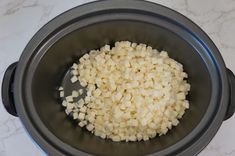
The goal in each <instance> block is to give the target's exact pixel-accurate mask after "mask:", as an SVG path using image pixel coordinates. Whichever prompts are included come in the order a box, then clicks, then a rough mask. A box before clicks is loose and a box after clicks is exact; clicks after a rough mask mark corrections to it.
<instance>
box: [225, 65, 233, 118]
mask: <svg viewBox="0 0 235 156" xmlns="http://www.w3.org/2000/svg"><path fill="white" fill-rule="evenodd" d="M227 73H228V82H229V88H230V94H229V105H228V108H227V112H226V115H225V118H224V120H227V119H229V118H230V117H231V116H232V115H233V114H234V112H235V76H234V74H233V72H232V71H231V70H230V69H227Z"/></svg>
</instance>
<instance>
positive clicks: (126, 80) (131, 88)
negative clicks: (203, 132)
mask: <svg viewBox="0 0 235 156" xmlns="http://www.w3.org/2000/svg"><path fill="white" fill-rule="evenodd" d="M71 75H72V76H71V83H80V84H81V86H83V87H84V88H85V89H86V90H85V91H83V89H79V90H74V91H72V93H71V95H69V96H66V97H65V96H64V90H63V88H62V87H60V88H59V90H60V97H61V98H62V99H63V102H62V105H63V106H64V107H65V108H66V109H65V112H66V114H67V115H72V117H73V119H74V120H77V121H78V125H79V126H80V127H86V129H87V130H88V131H90V132H91V133H93V134H94V135H96V136H99V137H101V138H103V139H105V138H110V139H112V140H113V141H141V140H144V141H146V140H149V139H150V138H154V137H155V136H157V135H159V136H160V135H163V134H166V133H167V132H168V130H170V129H171V128H172V126H176V125H178V124H179V119H180V118H182V116H183V114H184V113H185V110H186V109H188V108H189V102H188V101H187V100H186V95H187V94H188V91H189V90H190V85H189V84H188V83H187V82H186V80H185V78H187V74H186V73H185V72H184V71H183V66H182V64H180V63H178V62H177V61H175V60H173V59H171V58H169V56H168V54H167V52H166V51H161V52H159V51H157V50H156V49H153V48H152V47H150V46H147V45H145V44H137V43H131V42H128V41H121V42H116V43H115V46H114V47H112V48H111V47H110V46H109V45H105V46H104V47H102V48H101V49H100V50H91V51H90V52H89V54H85V55H84V56H82V57H81V58H80V60H79V63H78V64H77V63H74V64H73V66H72V67H71ZM82 94H85V98H78V97H79V96H80V95H82ZM76 98H78V100H75V99H76Z"/></svg>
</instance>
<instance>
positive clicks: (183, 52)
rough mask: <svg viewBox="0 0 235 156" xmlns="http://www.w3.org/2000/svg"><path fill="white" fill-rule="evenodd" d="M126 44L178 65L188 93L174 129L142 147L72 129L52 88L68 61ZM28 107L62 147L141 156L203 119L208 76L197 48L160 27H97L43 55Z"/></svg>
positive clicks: (114, 23)
mask: <svg viewBox="0 0 235 156" xmlns="http://www.w3.org/2000/svg"><path fill="white" fill-rule="evenodd" d="M121 40H128V41H132V42H137V43H146V44H148V45H150V46H152V47H154V48H157V49H158V50H166V51H168V52H169V56H170V57H172V58H174V59H175V60H177V61H179V62H181V63H182V64H183V65H184V69H185V71H186V72H187V73H188V75H189V78H188V81H189V83H190V84H191V91H190V94H189V95H188V100H189V101H190V109H189V110H187V111H186V113H185V115H184V116H183V118H182V119H181V120H180V124H179V125H178V126H177V127H174V128H173V129H172V130H170V132H168V133H167V135H165V136H161V137H156V138H154V139H151V140H149V141H146V142H143V141H141V142H135V143H126V142H120V143H115V142H112V141H110V140H103V139H100V138H98V137H96V136H94V135H93V134H91V133H89V132H88V131H86V130H85V129H82V128H80V127H78V126H77V123H76V122H74V121H72V119H70V118H69V117H67V116H66V114H65V113H64V108H62V107H61V105H60V103H61V101H60V99H59V97H58V92H57V91H56V88H58V86H60V85H61V82H62V80H63V77H64V74H65V72H66V70H67V69H68V68H69V66H70V65H72V63H73V61H75V60H77V59H78V58H79V57H80V56H82V55H83V54H85V53H86V52H88V51H89V50H91V49H97V48H99V47H101V46H103V45H104V44H111V45H113V43H114V42H115V41H121ZM32 96H33V104H34V105H35V108H36V110H37V113H38V115H39V116H40V118H41V120H42V121H43V123H44V124H45V125H46V127H48V129H49V130H50V131H51V132H52V133H53V134H54V135H55V136H56V137H58V138H59V139H60V140H62V141H63V142H65V143H67V144H69V145H71V146H72V147H75V148H77V149H79V150H82V151H85V152H87V153H92V154H96V155H122V156H124V155H144V154H149V153H153V152H156V151H160V150H162V149H164V148H167V147H169V146H170V145H173V144H175V143H176V142H177V141H179V140H181V139H183V138H184V137H185V136H186V135H187V134H189V133H190V132H191V131H192V130H193V129H194V128H195V126H196V125H197V124H198V123H199V121H200V120H201V118H202V117H203V115H204V113H205V111H206V109H207V107H208V104H209V101H210V97H211V83H210V76H209V73H208V70H207V67H206V64H205V62H204V61H203V59H202V58H201V56H200V55H199V54H198V52H197V49H194V48H193V46H191V45H190V40H184V39H183V38H181V37H180V36H179V35H176V34H174V33H172V32H170V31H169V30H166V29H164V28H162V27H159V26H156V25H151V24H148V23H140V22H135V21H111V22H103V23H97V24H93V25H90V26H86V27H84V28H82V29H78V30H76V31H73V32H71V33H69V34H67V35H65V36H64V37H63V38H61V39H60V40H58V41H57V42H55V43H54V44H53V45H52V46H51V47H50V48H49V49H48V50H47V52H46V53H45V55H44V56H43V57H41V60H40V62H39V64H38V66H37V69H36V70H35V73H34V77H33V81H32Z"/></svg>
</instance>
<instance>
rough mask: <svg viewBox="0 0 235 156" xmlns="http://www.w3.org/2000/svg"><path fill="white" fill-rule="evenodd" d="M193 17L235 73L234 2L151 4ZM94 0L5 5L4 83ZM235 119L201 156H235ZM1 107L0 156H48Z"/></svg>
mask: <svg viewBox="0 0 235 156" xmlns="http://www.w3.org/2000/svg"><path fill="white" fill-rule="evenodd" d="M152 1H153V2H156V3H160V4H163V5H165V6H167V7H170V8H172V9H174V10H177V11H179V12H180V13H182V14H184V15H185V16H187V17H189V18H190V19H191V20H193V21H194V22H195V23H197V24H198V25H199V26H201V27H202V29H203V30H204V31H205V32H206V33H207V34H208V35H209V36H210V37H211V39H212V40H213V41H214V42H215V44H216V45H217V47H218V48H219V50H220V52H221V53H222V56H223V58H224V60H225V63H226V65H227V67H228V68H230V69H231V70H232V71H233V72H234V73H235V60H234V59H235V37H234V33H235V0H152ZM86 2H89V0H50V1H48V0H1V1H0V83H1V82H2V77H3V74H4V72H5V70H6V68H7V67H8V66H9V65H10V64H11V63H13V62H15V61H17V60H18V59H19V57H20V55H21V53H22V51H23V49H24V47H25V46H26V44H27V43H28V41H29V40H30V39H31V37H32V36H33V35H34V34H35V33H36V32H37V31H38V30H39V29H40V28H41V27H42V26H43V25H44V24H45V23H46V22H48V21H49V20H51V19H52V18H54V17H55V16H57V15H58V14H61V13H63V12H64V11H66V10H68V9H70V8H73V7H75V6H77V5H80V4H83V3H86ZM234 130H235V115H234V116H233V117H232V118H230V119H229V120H227V121H225V122H223V124H222V126H221V128H220V129H219V131H218V133H217V134H216V136H215V137H214V138H213V140H212V141H211V143H210V144H209V145H208V146H207V147H206V148H205V149H204V150H203V151H202V152H201V153H200V154H199V156H235V131H234ZM44 155H46V154H44V153H43V152H42V151H41V150H40V149H39V148H38V147H37V145H36V144H34V142H33V141H32V139H31V138H30V136H29V135H28V134H27V132H26V131H25V129H24V128H23V126H22V124H21V122H20V120H19V119H18V118H15V117H13V116H10V115H9V114H8V113H7V112H6V111H5V109H4V107H3V105H2V101H0V156H44Z"/></svg>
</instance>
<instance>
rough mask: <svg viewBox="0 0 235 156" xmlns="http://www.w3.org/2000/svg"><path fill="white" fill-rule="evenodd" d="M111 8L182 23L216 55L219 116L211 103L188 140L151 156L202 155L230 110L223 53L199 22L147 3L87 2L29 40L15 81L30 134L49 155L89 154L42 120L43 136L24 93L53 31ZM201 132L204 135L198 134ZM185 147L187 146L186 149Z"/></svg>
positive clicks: (19, 106)
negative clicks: (37, 55) (35, 60)
mask: <svg viewBox="0 0 235 156" xmlns="http://www.w3.org/2000/svg"><path fill="white" fill-rule="evenodd" d="M94 6H95V7H94ZM108 9H130V10H140V11H144V12H149V13H151V14H157V15H161V16H163V17H166V18H168V19H171V20H172V21H177V23H178V24H179V25H181V24H180V23H183V24H184V25H183V27H185V28H187V30H188V31H190V32H192V33H193V34H194V35H196V36H195V37H196V38H197V39H198V40H199V41H201V43H200V44H202V45H203V46H204V48H206V49H207V50H208V53H211V55H213V58H214V61H215V64H216V65H217V67H216V68H217V71H218V75H219V76H220V77H219V78H220V84H221V93H223V94H221V95H220V99H219V101H218V108H216V109H217V110H216V114H215V115H214V116H213V118H212V113H214V112H215V110H214V109H215V106H212V105H211V104H210V106H209V107H208V110H207V112H206V113H205V115H204V116H203V118H202V120H201V121H200V123H199V124H198V125H197V126H196V127H195V129H194V130H193V131H192V132H191V133H190V134H188V135H187V136H185V137H184V139H182V140H180V141H179V142H177V143H176V144H174V145H172V146H169V147H168V148H166V149H163V150H161V151H159V152H156V153H153V154H150V155H156V154H157V155H166V154H172V153H173V154H179V155H196V154H198V153H199V152H200V151H201V150H202V149H203V148H204V147H205V146H206V145H207V144H208V143H209V142H210V140H211V139H212V138H213V136H214V135H215V134H216V132H217V131H218V129H219V127H220V125H221V123H222V121H223V118H224V116H225V113H226V110H227V104H228V91H229V89H228V88H229V87H228V80H227V74H226V68H225V64H224V61H223V59H222V57H221V55H220V53H219V50H218V49H217V48H216V46H215V45H214V43H213V42H212V41H211V39H210V38H209V37H208V36H207V35H206V33H205V32H204V31H203V30H202V29H201V28H200V27H198V26H197V25H196V24H195V23H193V22H192V21H191V20H189V19H188V18H187V17H185V16H183V15H181V14H180V13H178V12H176V11H174V10H171V9H169V8H167V7H164V6H161V5H158V4H155V3H152V2H146V1H99V2H98V1H97V2H91V3H87V4H84V5H81V6H78V7H75V8H73V9H70V10H68V11H66V12H65V13H62V14H60V15H58V16H57V17H55V18H54V19H52V20H51V21H50V22H48V23H47V24H46V25H45V26H43V27H42V28H41V29H40V30H39V31H38V32H37V33H36V34H35V35H34V36H33V38H32V39H31V40H30V41H29V43H28V44H27V46H26V48H25V49H24V51H23V54H22V55H21V57H20V61H19V63H18V66H17V69H16V76H15V81H14V82H15V86H14V100H15V102H16V103H17V104H16V110H17V113H18V115H19V117H20V119H21V121H22V123H23V125H24V126H25V128H26V129H27V131H28V132H29V133H30V135H31V136H32V137H33V138H34V140H35V141H36V142H37V143H38V144H39V146H40V147H42V148H43V149H44V150H45V151H46V152H47V153H48V154H49V155H64V154H66V155H73V154H74V153H76V155H84V154H86V155H87V153H85V152H82V151H78V149H76V148H74V147H71V146H69V145H67V144H65V143H63V142H62V141H61V140H59V139H58V138H57V137H56V136H54V135H53V134H52V133H51V132H50V131H49V130H48V129H47V128H46V127H45V125H44V124H43V123H42V121H40V119H39V117H38V119H39V122H38V123H39V125H40V128H42V129H43V130H44V132H43V134H41V133H40V130H39V129H38V128H36V126H35V125H36V124H35V122H34V121H32V119H31V116H30V115H29V114H30V113H31V112H28V110H27V108H26V107H25V103H27V102H26V101H27V100H28V99H27V98H26V97H24V96H23V93H24V92H25V91H24V90H23V88H24V87H23V86H25V85H26V84H25V79H26V77H27V74H26V73H27V67H28V64H29V63H30V61H31V59H32V58H33V57H34V55H35V51H37V50H38V49H39V48H40V47H41V46H42V45H43V44H44V42H45V40H47V39H49V38H50V37H51V36H52V35H53V34H51V33H52V32H54V31H55V30H57V29H59V28H60V26H62V25H63V24H64V23H68V22H69V21H71V20H73V19H75V18H78V15H80V17H82V16H86V15H88V14H90V13H94V12H99V11H104V10H108ZM26 95H27V94H26ZM218 97H219V96H218ZM213 107H214V108H213ZM206 114H207V115H206ZM208 114H210V115H208ZM209 122H210V125H208V126H207V127H206V128H205V125H206V123H209ZM203 125H204V126H203ZM202 129H203V130H202ZM198 132H200V133H201V134H197V133H198ZM196 134H197V135H196ZM44 135H46V136H44ZM193 135H194V136H196V137H197V139H195V141H194V142H193V143H192V142H191V141H190V140H192V137H191V136H193ZM48 136H49V137H48ZM190 137H191V139H190ZM52 140H53V141H52ZM55 142H56V143H55ZM189 142H190V144H187V145H186V143H189ZM182 145H184V148H183V146H182ZM62 147H63V148H62ZM64 149H66V150H64ZM68 151H70V152H68Z"/></svg>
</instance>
